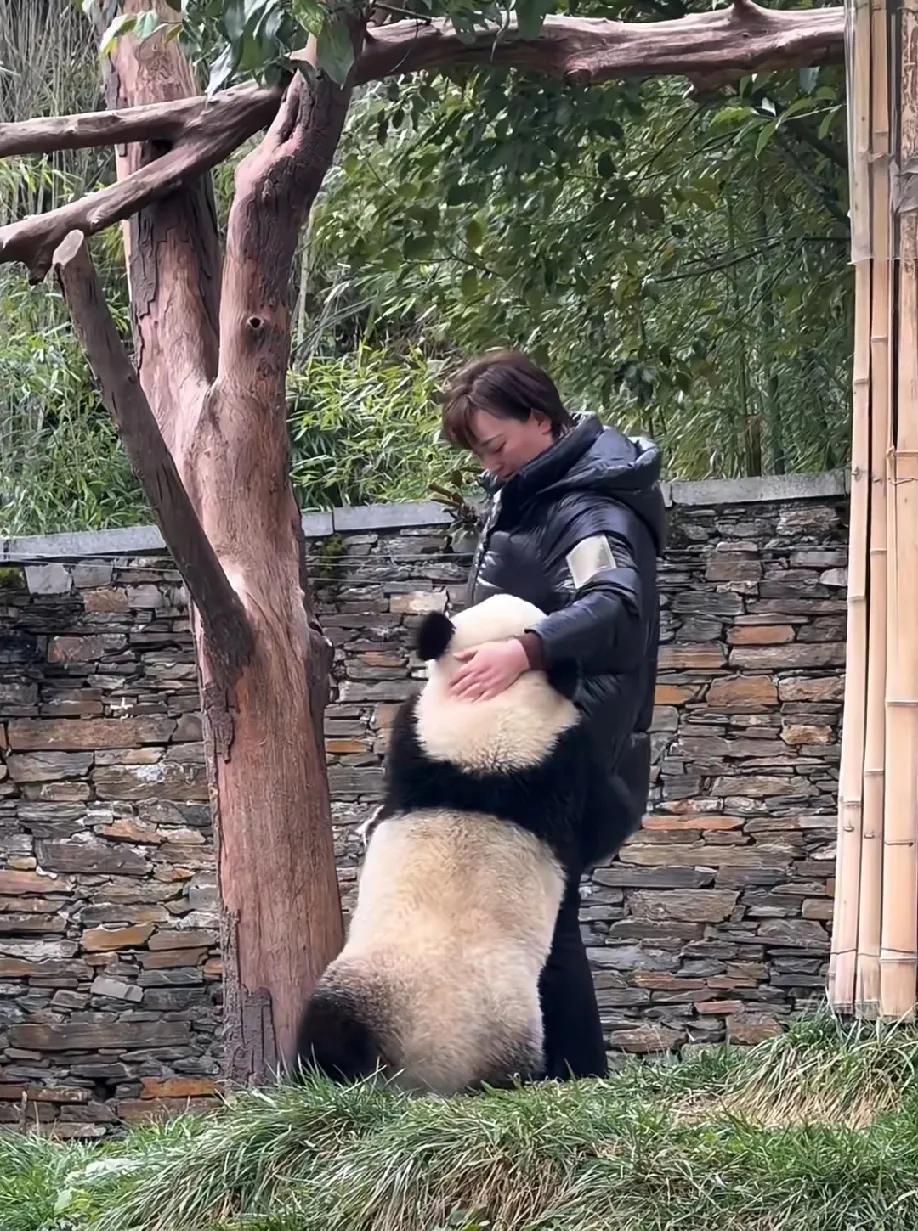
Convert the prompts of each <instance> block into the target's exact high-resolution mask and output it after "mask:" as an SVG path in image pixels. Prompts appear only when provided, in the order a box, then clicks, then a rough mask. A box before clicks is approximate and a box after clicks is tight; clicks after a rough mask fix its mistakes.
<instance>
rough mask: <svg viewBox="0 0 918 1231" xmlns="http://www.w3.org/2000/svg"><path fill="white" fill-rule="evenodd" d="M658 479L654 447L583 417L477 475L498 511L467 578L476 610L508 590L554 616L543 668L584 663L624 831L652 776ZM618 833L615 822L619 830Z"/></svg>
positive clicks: (546, 632) (588, 709) (599, 836)
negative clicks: (527, 454)
mask: <svg viewBox="0 0 918 1231" xmlns="http://www.w3.org/2000/svg"><path fill="white" fill-rule="evenodd" d="M659 477H660V451H659V449H658V448H657V446H656V445H655V444H653V443H652V442H650V441H647V440H631V439H629V438H628V437H626V436H624V435H622V433H621V432H619V431H617V430H616V429H615V428H611V427H606V428H604V427H603V426H602V424H601V423H600V421H599V419H598V418H597V417H596V416H595V415H581V416H578V418H577V420H576V421H575V426H574V427H573V429H572V430H570V431H569V432H567V433H566V434H565V435H564V436H562V437H561V439H560V440H559V441H558V442H557V443H556V444H554V445H553V446H552V447H551V448H550V449H548V450H547V451H546V452H545V453H543V454H541V455H540V456H539V457H537V458H536V459H535V460H534V461H532V462H530V463H529V464H528V465H526V466H524V467H523V468H522V469H521V470H519V471H517V473H516V474H515V475H513V477H512V478H510V479H508V480H506V481H500V480H495V479H493V478H491V477H490V476H485V478H484V479H483V480H482V482H483V485H484V486H485V489H486V490H487V491H488V493H489V495H490V496H491V507H490V511H489V514H488V518H487V521H486V523H485V526H484V528H483V530H482V534H481V538H480V541H479V545H478V550H477V552H476V555H475V559H474V561H473V565H472V572H471V576H470V578H469V600H470V602H472V603H478V602H480V601H481V600H482V599H484V598H487V596H488V595H489V594H493V593H497V592H502V593H510V594H515V595H517V596H518V597H520V598H525V599H528V600H529V601H530V602H532V603H535V604H536V606H538V607H540V608H541V609H542V610H543V611H545V612H547V613H548V614H547V617H546V619H545V620H544V621H543V622H542V623H540V624H539V625H538V626H537V628H536V629H534V630H533V631H535V632H537V633H538V635H539V641H540V651H541V661H542V662H543V663H544V665H546V666H550V665H553V664H555V663H559V662H564V661H572V662H575V663H576V664H577V666H578V667H579V669H580V684H579V687H578V692H577V695H576V697H575V700H576V702H577V704H578V706H579V707H580V708H581V709H582V710H583V711H584V713H585V714H586V715H587V718H588V722H589V725H590V729H591V731H592V733H593V735H594V737H595V739H596V741H597V746H598V749H599V753H600V757H601V761H602V763H603V765H604V766H606V767H607V768H608V769H609V770H610V772H612V773H613V774H614V776H615V779H616V787H617V789H618V793H619V796H620V798H621V801H622V803H621V806H622V811H623V815H625V814H626V815H627V820H626V822H625V828H626V829H627V830H628V831H630V830H631V829H632V828H634V827H635V826H636V825H637V824H638V823H639V822H640V819H641V816H642V814H643V812H644V809H645V806H646V803H647V791H648V785H649V779H650V736H649V728H650V722H651V717H652V714H653V695H654V681H655V677H656V667H657V646H658V642H659V633H660V619H659V598H658V592H657V556H658V555H659V554H661V552H662V550H663V546H664V540H665V528H666V513H665V507H664V502H663V496H662V493H661V491H660V485H659ZM621 827H622V817H621V816H620V817H618V818H615V819H614V822H612V828H613V829H614V830H615V831H616V833H617V832H618V831H619V830H620V829H621ZM595 828H596V832H595V833H593V834H592V835H585V847H584V862H585V864H590V863H592V862H594V861H596V860H598V859H600V858H603V857H605V856H606V855H608V854H609V853H610V851H609V850H607V849H603V848H604V847H606V846H608V845H609V840H608V839H607V837H605V836H604V834H603V829H604V825H603V818H596V827H595Z"/></svg>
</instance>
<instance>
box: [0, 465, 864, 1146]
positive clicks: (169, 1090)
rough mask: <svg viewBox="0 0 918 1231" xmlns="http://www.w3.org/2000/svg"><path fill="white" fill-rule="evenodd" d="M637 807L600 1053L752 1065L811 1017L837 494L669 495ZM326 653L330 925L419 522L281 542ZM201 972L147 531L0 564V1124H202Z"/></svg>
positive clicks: (824, 846)
mask: <svg viewBox="0 0 918 1231" xmlns="http://www.w3.org/2000/svg"><path fill="white" fill-rule="evenodd" d="M667 495H668V497H669V502H670V517H671V526H670V543H669V548H668V552H667V556H666V559H665V561H664V563H663V565H662V568H661V595H662V597H661V605H662V638H663V646H662V650H661V659H660V669H659V676H658V685H657V709H656V714H655V721H654V735H653V747H654V768H653V785H652V792H651V802H650V806H649V809H648V815H647V817H646V819H645V822H644V826H643V828H642V829H641V831H640V832H639V833H638V834H636V835H635V836H634V837H633V839H632V840H631V841H630V842H629V843H628V844H627V845H626V847H625V848H624V850H623V851H622V852H621V855H620V856H619V857H618V858H616V859H615V860H614V861H613V862H612V863H611V864H610V865H609V866H606V867H601V868H598V869H597V870H596V871H595V872H594V874H593V875H592V876H591V877H590V878H589V880H588V881H587V882H586V884H585V886H584V898H583V913H582V926H583V932H584V936H585V938H586V942H587V945H588V950H589V956H590V960H591V963H592V966H593V970H594V976H595V983H596V988H597V994H598V997H599V1002H600V1007H601V1012H602V1017H603V1023H604V1027H605V1030H606V1032H607V1037H608V1042H609V1050H610V1055H611V1057H612V1059H613V1061H614V1062H616V1063H617V1062H620V1061H621V1060H622V1058H623V1057H624V1056H625V1055H626V1054H628V1053H637V1054H647V1055H659V1054H661V1053H665V1052H668V1051H673V1050H682V1051H685V1050H687V1049H691V1048H694V1047H698V1046H701V1045H707V1044H709V1043H712V1042H720V1041H724V1040H726V1041H729V1042H732V1043H737V1044H744V1043H751V1042H755V1041H757V1040H760V1039H763V1038H766V1037H768V1036H769V1035H770V1034H772V1033H775V1032H777V1031H778V1030H779V1029H780V1028H781V1024H782V1023H783V1022H786V1021H787V1020H788V1019H789V1018H790V1017H791V1016H792V1015H794V1014H795V1013H797V1012H799V1011H800V1010H801V1009H803V1008H805V1007H806V1006H808V1005H809V1004H811V1003H812V1002H813V1000H814V999H816V1000H819V999H821V998H822V995H823V988H824V984H825V976H826V969H827V961H828V948H829V927H830V923H831V911H832V892H833V887H834V882H833V875H834V862H833V858H834V842H835V794H836V788H837V772H838V760H839V742H840V718H841V703H842V697H843V691H844V676H843V671H844V658H845V581H846V575H845V549H846V542H847V527H846V522H847V497H846V494H845V485H844V481H843V479H842V478H840V477H839V476H837V475H827V476H816V477H807V476H792V477H789V478H787V479H785V480H761V481H749V480H746V481H742V482H739V481H720V482H711V483H705V484H672V485H668V486H667ZM304 525H305V529H306V532H307V536H308V537H309V542H310V555H311V561H310V568H311V572H312V575H313V577H314V579H315V585H316V592H317V599H318V603H319V610H320V612H321V615H322V619H323V622H324V626H325V629H326V631H327V634H328V636H329V637H330V639H331V640H332V641H333V643H334V645H335V649H336V654H335V667H334V674H335V687H334V690H333V699H332V702H331V704H330V706H329V709H328V712H327V722H326V732H325V733H326V747H327V752H328V764H329V780H330V785H331V790H332V796H333V808H334V821H335V850H336V855H337V859H338V869H339V878H340V882H341V886H342V891H343V897H344V902H345V907H346V908H347V907H348V906H349V904H350V903H351V902H352V899H353V893H354V889H355V886H356V878H357V869H358V865H359V859H360V853H361V849H362V848H361V846H360V842H359V840H358V838H357V835H356V832H355V831H356V828H357V826H358V825H359V823H360V822H361V821H363V820H364V819H365V818H366V816H367V813H368V811H369V809H371V808H372V807H374V806H375V803H376V801H377V800H378V798H379V791H380V785H381V773H380V765H381V759H382V757H383V754H384V750H385V745H386V737H387V733H388V731H389V728H390V726H391V722H392V718H393V715H394V712H395V709H396V707H397V705H398V703H399V702H400V701H401V700H402V699H403V698H405V697H406V696H408V695H409V693H410V692H411V690H412V689H414V688H416V687H417V684H418V680H419V678H420V677H421V675H422V667H421V664H420V663H419V662H418V661H417V660H416V659H415V658H414V657H413V655H412V653H411V650H410V638H411V632H412V629H413V628H414V627H415V626H416V624H417V622H418V620H419V618H420V616H421V615H422V614H423V613H424V612H426V611H429V610H432V609H436V610H443V609H446V608H452V607H455V606H456V605H457V604H460V603H461V601H462V590H463V583H464V580H465V575H466V571H467V568H468V563H469V554H468V549H469V544H468V542H467V540H463V538H462V536H461V535H458V534H456V533H455V531H454V529H453V527H452V526H451V525H450V523H449V518H448V516H447V514H446V513H445V512H444V510H442V509H441V508H440V507H439V506H437V505H423V506H418V505H410V506H392V507H389V508H376V509H350V510H339V511H336V512H335V513H334V514H320V515H315V516H307V517H306V518H304ZM220 1013H221V968H220V956H219V950H218V944H217V915H216V886H215V874H214V867H213V846H212V833H211V825H210V816H209V812H208V805H207V784H206V777H205V771H204V765H203V758H202V746H201V742H200V723H199V718H198V695H197V678H196V669H195V663H194V654H193V647H192V640H191V635H190V631H189V624H188V619H187V612H186V594H185V590H184V587H183V585H182V581H181V577H180V576H179V574H178V572H177V571H176V570H175V568H174V566H173V565H172V563H171V561H170V560H169V558H168V556H167V554H166V553H165V549H164V547H163V545H162V540H161V539H160V538H159V535H158V532H157V531H156V530H155V529H150V528H143V529H141V530H139V531H117V532H113V533H111V534H99V535H60V536H53V537H52V538H43V539H19V540H12V541H9V542H5V543H4V542H0V1126H3V1125H21V1126H26V1125H34V1126H38V1127H40V1128H42V1129H44V1130H48V1131H53V1132H54V1133H56V1134H57V1135H60V1136H65V1137H97V1136H102V1135H104V1134H106V1133H108V1132H111V1131H118V1129H119V1126H121V1125H123V1124H124V1123H125V1122H128V1123H130V1122H136V1121H138V1120H143V1119H148V1118H151V1117H156V1116H160V1115H162V1114H168V1113H170V1112H172V1111H176V1110H183V1109H186V1108H188V1107H190V1108H206V1107H209V1106H212V1105H213V1104H214V1096H215V1094H216V1093H217V1091H218V1089H219V1081H220V1042H219V1033H220Z"/></svg>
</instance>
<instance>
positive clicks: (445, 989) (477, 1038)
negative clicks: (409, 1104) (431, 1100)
mask: <svg viewBox="0 0 918 1231" xmlns="http://www.w3.org/2000/svg"><path fill="white" fill-rule="evenodd" d="M541 618H542V613H541V612H540V611H539V610H538V609H537V608H535V607H533V606H532V605H531V604H528V603H525V602H523V601H522V600H520V599H516V598H513V597H511V596H509V595H496V596H494V597H492V598H489V599H486V600H485V601H484V602H482V603H480V604H478V605H477V606H475V607H472V608H469V609H468V610H466V611H464V612H462V614H460V615H459V616H457V617H456V619H455V621H454V622H451V621H450V620H448V619H447V618H446V617H445V616H442V615H437V614H433V615H430V616H427V617H426V618H425V619H424V621H422V623H421V626H420V629H419V633H418V639H417V648H418V653H419V655H420V657H421V658H423V659H426V660H428V662H429V666H428V679H427V681H426V683H425V686H424V688H423V690H422V691H421V693H420V695H419V696H417V697H413V698H412V699H411V700H409V701H406V702H405V703H404V704H403V705H402V706H401V707H400V709H399V712H398V714H397V717H396V720H395V724H394V726H393V729H392V733H391V737H390V741H389V747H388V752H387V757H386V784H385V794H384V801H383V805H382V809H381V812H380V817H381V819H380V820H379V823H378V824H377V826H376V827H375V829H374V830H373V832H372V835H371V838H370V841H369V845H368V849H367V853H366V859H365V862H364V866H363V869H362V872H361V876H360V882H359V887H358V896H357V904H356V907H355V910H354V914H353V917H352V919H351V923H350V928H349V932H348V939H347V944H346V945H345V947H344V950H343V951H342V953H341V955H340V956H339V957H338V958H337V960H336V961H334V962H333V963H332V964H331V965H330V966H329V967H328V969H327V970H326V971H325V973H324V974H323V976H322V978H321V980H320V981H319V983H318V985H317V987H316V989H315V992H314V993H313V996H312V998H311V1000H310V1002H309V1005H308V1006H307V1009H306V1012H305V1014H304V1017H303V1021H302V1025H301V1030H300V1037H299V1057H300V1059H301V1061H302V1062H304V1063H306V1064H314V1065H316V1066H317V1067H318V1068H320V1069H321V1070H323V1071H324V1072H326V1073H328V1074H329V1075H331V1076H333V1077H336V1078H343V1079H345V1080H347V1079H354V1078H358V1077H363V1076H367V1075H369V1074H371V1073H373V1072H374V1071H376V1070H380V1071H382V1072H383V1073H384V1074H385V1075H387V1076H389V1077H390V1078H392V1079H393V1080H394V1081H395V1082H396V1083H397V1084H399V1085H401V1086H403V1087H405V1088H407V1089H411V1090H418V1091H423V1090H432V1091H436V1092H439V1093H443V1094H449V1093H453V1092H456V1091H459V1090H463V1089H468V1088H473V1087H475V1086H478V1085H480V1084H481V1083H489V1084H494V1085H500V1084H506V1083H507V1082H509V1081H511V1080H513V1079H514V1078H515V1077H519V1078H528V1077H534V1076H537V1075H538V1074H539V1072H540V1070H541V1067H542V1019H541V1011H540V1005H539V992H538V982H539V975H540V972H541V969H542V967H543V965H544V963H545V960H546V958H547V956H548V953H549V949H550V946H551V939H552V934H553V930H554V923H555V919H556V916H557V912H558V907H559V905H560V902H561V897H562V894H563V891H564V885H565V880H566V878H567V877H568V876H570V875H575V874H576V872H577V871H578V870H579V867H580V863H581V858H580V835H581V834H582V831H583V826H584V824H587V825H589V824H590V823H591V821H592V822H594V823H600V824H602V825H604V826H605V828H606V829H609V828H610V827H611V828H612V829H614V826H615V818H614V816H612V815H610V811H614V810H615V801H614V798H613V797H612V796H611V794H610V793H609V791H608V790H607V784H606V780H605V776H604V775H603V774H602V773H601V772H598V764H597V761H596V759H595V750H594V749H593V748H592V746H591V745H590V742H589V739H588V737H587V735H586V731H585V729H584V727H583V724H582V722H581V719H580V715H579V712H578V710H577V708H576V707H575V706H574V704H573V703H572V701H571V700H570V695H571V694H572V693H573V689H574V687H575V682H576V680H575V675H574V673H573V672H572V671H571V670H568V669H561V670H557V671H555V672H552V673H550V674H549V675H547V674H546V673H545V672H543V671H527V672H525V673H524V674H523V675H522V676H520V678H519V679H518V680H517V681H516V682H515V683H514V684H513V685H511V686H510V688H508V689H507V690H506V691H505V692H503V693H501V694H499V695H498V696H497V697H495V698H493V699H491V700H489V701H474V702H470V701H464V700H461V699H458V698H456V697H455V696H453V695H452V694H451V692H450V691H449V683H450V680H451V679H452V677H453V676H454V675H455V673H456V672H457V671H458V670H459V668H460V663H459V662H458V660H457V658H456V654H457V653H459V652H460V651H461V650H463V649H468V648H471V647H472V646H475V645H479V644H482V643H483V642H486V641H492V640H501V639H504V638H507V637H512V636H515V635H517V634H521V633H523V632H525V631H526V630H527V629H531V628H533V627H534V626H535V625H537V624H538V622H539V620H540V619H541ZM591 814H592V815H591ZM624 837H625V834H624V833H622V834H621V837H620V838H619V839H618V840H619V841H620V840H621V839H623V838H624Z"/></svg>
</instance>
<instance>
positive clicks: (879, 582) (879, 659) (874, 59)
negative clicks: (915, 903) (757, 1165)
mask: <svg viewBox="0 0 918 1231" xmlns="http://www.w3.org/2000/svg"><path fill="white" fill-rule="evenodd" d="M870 78H871V81H870V84H871V114H870V136H871V141H870V146H871V148H870V178H871V186H870V187H871V192H870V204H871V248H872V258H873V259H872V265H873V274H872V295H871V324H870V385H871V390H870V393H871V397H870V407H871V413H870V481H871V499H870V536H869V541H870V583H869V602H870V613H869V631H868V651H867V653H868V659H867V720H866V734H865V741H864V814H863V827H862V832H861V892H860V903H859V911H858V962H857V977H856V984H855V998H856V1003H857V1006H858V1012H859V1013H860V1014H861V1015H862V1016H864V1017H872V1016H875V1015H876V1014H877V1013H878V1012H879V1009H880V935H881V920H882V897H883V821H884V798H885V778H886V607H887V603H886V572H887V554H886V553H887V545H886V517H887V479H888V476H887V467H886V454H887V449H888V443H889V433H890V426H889V425H890V363H889V336H890V316H891V312H890V260H889V66H888V30H887V6H886V0H873V3H872V4H871V74H870Z"/></svg>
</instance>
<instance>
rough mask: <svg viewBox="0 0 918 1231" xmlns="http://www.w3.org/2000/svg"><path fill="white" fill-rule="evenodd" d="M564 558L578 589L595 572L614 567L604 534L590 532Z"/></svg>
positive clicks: (613, 557) (612, 556)
mask: <svg viewBox="0 0 918 1231" xmlns="http://www.w3.org/2000/svg"><path fill="white" fill-rule="evenodd" d="M565 560H566V562H567V567H568V570H569V571H570V575H571V577H572V578H573V582H574V587H575V588H576V589H578V590H579V589H580V588H581V587H582V586H585V585H586V583H587V582H588V581H589V580H590V578H591V577H595V576H596V574H597V573H601V572H603V570H604V569H610V568H615V567H616V564H615V556H614V555H613V554H612V548H611V547H610V546H609V540H608V539H607V538H606V536H605V535H604V534H592V535H590V537H589V538H588V539H581V540H580V542H579V543H578V544H577V546H576V547H573V548H572V549H571V550H570V551H569V552H568V553H567V556H566V557H565Z"/></svg>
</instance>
